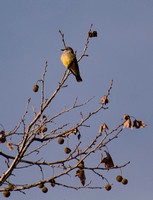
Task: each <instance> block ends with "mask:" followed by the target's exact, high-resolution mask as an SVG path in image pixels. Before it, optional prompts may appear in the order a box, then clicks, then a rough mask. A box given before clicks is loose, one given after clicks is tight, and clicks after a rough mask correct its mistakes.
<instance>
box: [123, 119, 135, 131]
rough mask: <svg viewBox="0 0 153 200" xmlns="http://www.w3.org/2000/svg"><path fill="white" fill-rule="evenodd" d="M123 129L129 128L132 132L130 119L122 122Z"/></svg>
mask: <svg viewBox="0 0 153 200" xmlns="http://www.w3.org/2000/svg"><path fill="white" fill-rule="evenodd" d="M125 127H126V128H131V130H133V127H132V124H131V119H130V117H129V118H128V119H127V120H126V121H125V122H124V126H123V128H125Z"/></svg>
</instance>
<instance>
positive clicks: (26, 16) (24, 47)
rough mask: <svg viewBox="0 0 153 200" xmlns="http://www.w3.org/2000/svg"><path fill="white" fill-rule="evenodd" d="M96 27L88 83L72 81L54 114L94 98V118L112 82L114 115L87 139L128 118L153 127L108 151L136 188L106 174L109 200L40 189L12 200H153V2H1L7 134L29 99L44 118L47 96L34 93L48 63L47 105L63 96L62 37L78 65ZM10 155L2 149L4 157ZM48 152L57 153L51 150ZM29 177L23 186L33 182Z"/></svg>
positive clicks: (103, 118) (0, 87) (102, 194)
mask: <svg viewBox="0 0 153 200" xmlns="http://www.w3.org/2000/svg"><path fill="white" fill-rule="evenodd" d="M91 23H93V24H94V26H93V30H97V32H98V37H97V38H94V39H92V40H90V43H89V47H88V50H87V54H88V55H89V57H85V58H84V59H83V60H81V61H80V63H79V66H80V71H81V76H82V78H83V82H82V83H77V82H76V81H75V78H74V77H73V76H71V77H69V80H68V81H67V84H68V85H69V87H68V88H66V89H64V90H62V93H61V94H59V95H58V96H57V97H56V101H55V102H54V104H53V107H51V108H50V110H49V112H50V113H48V114H51V113H52V112H55V113H56V109H57V110H58V109H59V108H58V105H60V108H61V109H62V108H64V106H67V107H68V106H69V105H72V104H73V102H74V99H75V97H76V96H78V97H79V101H80V102H83V101H84V100H86V99H88V98H90V97H92V96H95V100H93V103H91V104H90V106H89V107H88V110H85V113H88V112H91V111H92V110H93V109H94V108H95V107H96V106H97V102H98V103H99V100H100V98H101V97H102V96H103V95H105V94H106V92H107V89H108V87H109V84H110V81H111V79H113V80H114V85H113V89H112V91H111V96H110V99H109V100H110V104H109V110H107V111H105V112H102V113H101V114H99V115H98V116H97V117H98V118H96V119H95V120H92V121H91V124H92V127H91V129H88V131H87V133H86V131H84V130H83V129H82V132H83V135H84V136H83V138H82V139H85V138H87V137H86V136H87V135H86V134H89V135H90V137H91V138H92V134H94V132H95V134H96V131H97V130H98V128H99V125H100V124H101V123H103V122H105V123H107V124H108V126H109V127H110V128H114V127H115V126H116V125H117V124H119V123H121V122H122V120H121V118H122V117H123V115H124V114H125V113H127V114H129V115H132V116H135V117H136V118H137V119H138V120H143V121H144V122H145V123H146V124H147V125H148V126H147V127H146V128H144V129H140V130H133V131H130V130H125V132H124V134H122V135H121V137H120V138H119V139H118V140H116V141H114V142H113V143H112V144H110V145H109V146H108V147H109V150H110V153H111V155H112V157H113V159H114V163H115V164H124V163H125V162H127V161H129V160H130V161H131V164H130V165H129V166H127V167H126V168H124V170H123V174H124V175H125V177H126V178H128V180H129V183H128V185H127V186H123V185H121V184H118V183H116V182H115V181H114V180H113V179H114V177H115V175H114V174H116V175H117V174H118V172H115V173H113V175H112V176H113V177H111V175H109V173H105V176H106V177H107V176H108V177H109V179H110V180H112V182H113V183H114V187H113V189H112V190H111V191H110V192H107V191H105V190H95V191H94V190H90V191H89V190H86V189H85V190H80V191H74V190H69V189H65V188H61V187H55V188H54V189H52V188H51V189H49V192H48V193H47V194H42V192H41V191H39V190H38V189H37V188H36V189H33V190H30V191H27V195H26V196H25V195H22V194H21V193H19V192H15V193H13V194H12V195H11V197H10V200H13V199H21V198H22V199H23V200H24V199H34V198H35V199H37V200H39V199H45V200H49V199H54V200H78V199H84V200H85V199H88V200H93V199H108V200H110V199H117V200H122V199H124V200H129V199H139V200H144V199H147V200H151V199H152V198H153V189H152V183H153V170H152V169H153V159H152V152H153V130H152V126H153V120H152V119H153V106H152V104H153V90H152V85H153V1H152V0H145V1H144V0H127V1H123V0H116V1H114V0H107V1H106V0H77V1H72V0H58V1H50V0H43V1H42V0H26V1H17V0H13V1H11V0H6V1H1V2H0V72H1V73H0V94H1V98H0V99H1V100H0V123H1V124H3V125H4V127H5V129H6V131H10V130H12V129H13V128H14V127H15V126H16V124H17V123H18V122H19V120H20V118H21V116H22V114H23V112H24V110H25V106H26V101H27V98H29V97H31V98H32V100H31V105H34V106H35V107H37V111H38V108H39V107H38V106H39V102H40V101H39V100H40V95H39V94H33V92H32V87H33V85H34V84H35V82H36V80H38V79H40V78H41V75H42V71H43V68H44V65H45V60H47V61H48V70H47V75H46V98H47V97H49V95H51V93H52V92H53V91H54V89H55V88H56V86H57V83H58V82H59V80H60V78H61V77H62V74H63V72H64V70H65V68H64V66H63V65H62V63H61V61H60V56H61V51H60V49H61V48H63V44H62V41H61V36H60V34H59V33H58V29H61V30H62V32H63V33H64V34H65V40H66V44H67V45H69V46H71V47H72V48H73V49H74V50H77V57H79V56H80V55H81V53H82V51H83V48H84V44H85V42H86V36H87V35H86V33H87V31H88V29H89V27H90V24H91ZM31 105H30V109H31ZM59 110H60V109H59ZM77 112H78V111H77ZM73 117H75V115H74V114H73ZM70 118H71V117H70ZM70 118H68V119H69V120H70ZM30 119H31V118H29V119H27V121H28V120H29V121H30ZM3 148H4V147H3V146H0V149H1V150H4V149H3ZM55 148H58V147H55ZM49 151H51V152H52V148H51V147H50V149H49ZM31 173H33V172H32V171H31ZM22 176H23V179H26V177H27V175H24V174H23V175H22ZM28 176H30V174H29V175H28ZM70 180H71V179H70ZM77 181H78V180H77ZM101 184H102V185H103V183H101ZM0 198H1V197H0Z"/></svg>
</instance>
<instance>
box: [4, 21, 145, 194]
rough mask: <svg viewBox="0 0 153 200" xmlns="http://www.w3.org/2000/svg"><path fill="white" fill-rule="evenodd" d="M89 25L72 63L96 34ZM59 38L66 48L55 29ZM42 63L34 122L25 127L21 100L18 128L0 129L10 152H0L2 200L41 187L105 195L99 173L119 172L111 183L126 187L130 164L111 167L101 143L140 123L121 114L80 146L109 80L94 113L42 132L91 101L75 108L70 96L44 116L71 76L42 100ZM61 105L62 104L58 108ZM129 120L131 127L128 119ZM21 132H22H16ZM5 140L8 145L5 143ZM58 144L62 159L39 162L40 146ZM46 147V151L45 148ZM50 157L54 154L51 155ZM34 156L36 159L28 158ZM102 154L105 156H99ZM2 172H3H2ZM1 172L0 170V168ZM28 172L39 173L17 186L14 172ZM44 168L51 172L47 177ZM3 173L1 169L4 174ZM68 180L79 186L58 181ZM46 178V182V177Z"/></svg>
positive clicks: (104, 106) (106, 184)
mask: <svg viewBox="0 0 153 200" xmlns="http://www.w3.org/2000/svg"><path fill="white" fill-rule="evenodd" d="M91 29H92V25H91V26H90V28H89V31H88V34H87V39H86V44H85V47H84V50H83V53H82V55H81V56H80V58H79V59H78V62H79V61H80V60H81V59H83V58H84V57H85V56H88V55H87V54H86V51H87V48H88V44H89V39H90V38H92V37H97V32H96V31H92V30H91ZM59 33H60V35H61V37H62V41H63V45H64V47H65V48H66V43H65V40H64V34H62V32H61V31H60V30H59ZM75 54H76V51H75ZM47 66H48V63H47V61H46V64H45V67H44V71H43V74H42V79H41V80H38V81H37V82H36V84H35V86H34V87H33V91H34V92H38V91H39V90H40V89H39V86H38V82H39V83H40V85H41V103H40V109H39V112H38V113H36V110H35V108H34V107H33V113H34V118H33V120H32V121H31V122H30V123H29V124H28V125H26V123H25V121H26V117H27V116H28V114H29V113H28V109H29V104H30V99H28V100H27V106H26V109H25V113H24V114H23V116H22V118H21V120H20V122H19V123H18V125H17V126H16V127H15V128H14V129H13V130H11V131H10V132H5V129H4V127H3V126H2V125H1V127H2V130H1V132H0V143H1V144H0V145H7V147H8V148H9V150H10V153H6V152H2V151H1V150H0V156H1V158H2V161H1V166H4V168H3V169H4V171H3V173H2V174H1V177H0V186H1V189H0V192H3V194H4V196H5V197H8V196H9V195H10V193H11V192H13V191H20V192H23V193H25V191H26V189H31V188H33V187H40V188H42V191H43V192H44V193H45V192H47V191H48V188H47V187H46V185H47V183H50V184H51V186H52V187H54V186H55V185H57V186H63V187H66V188H71V189H76V190H78V189H82V188H88V189H101V188H105V189H106V190H110V189H111V187H112V184H111V183H109V180H107V178H106V177H104V176H103V175H102V172H103V171H104V170H107V171H108V170H114V169H119V170H120V175H119V176H117V181H119V182H122V183H123V184H127V179H123V178H122V170H121V169H122V168H123V167H125V166H127V165H128V164H129V163H130V162H129V161H128V162H126V163H123V164H122V165H120V166H118V165H114V162H113V159H112V157H111V155H110V153H109V150H108V147H107V144H108V143H111V142H112V141H114V140H115V139H118V137H119V135H120V133H121V132H123V130H124V128H131V129H133V127H134V128H140V127H142V128H143V127H145V124H144V122H143V121H138V120H136V119H135V118H134V117H130V116H129V115H127V114H124V115H123V120H122V121H121V122H120V124H118V125H117V126H116V127H114V128H113V129H112V130H109V128H108V127H107V125H106V124H105V123H103V124H102V125H101V126H100V127H99V131H98V130H95V132H97V134H96V135H95V136H94V138H92V140H91V141H90V140H89V141H88V144H87V145H82V141H81V131H80V127H82V128H87V127H88V128H90V126H89V125H87V123H86V122H87V121H88V120H89V119H92V118H93V117H94V116H95V115H96V114H97V113H99V112H102V111H103V110H105V109H108V107H107V105H108V104H109V100H108V99H109V97H110V92H111V89H112V85H113V80H112V81H111V83H110V87H109V88H108V91H107V93H106V95H104V96H103V97H102V98H101V100H99V102H100V104H97V108H96V109H95V110H93V111H92V112H90V113H88V114H87V115H86V116H83V112H80V119H79V120H78V121H77V123H76V124H75V125H72V124H70V123H69V121H70V120H68V119H67V123H61V124H60V125H59V124H58V126H57V127H56V128H54V129H50V128H48V127H49V125H50V124H53V123H54V120H58V118H59V117H61V116H64V114H65V113H68V112H69V113H71V111H72V110H75V109H78V108H82V110H83V108H84V106H85V105H86V104H88V103H89V102H91V101H93V99H94V98H90V99H88V100H86V101H85V102H82V103H81V104H78V101H77V100H78V98H77V97H76V99H75V101H74V103H73V105H72V106H70V107H69V108H64V109H63V110H61V111H60V112H59V113H57V114H55V115H54V116H46V115H45V114H44V111H46V110H47V109H49V106H50V107H51V106H52V101H53V99H54V98H55V96H57V94H58V93H59V92H60V91H62V89H63V88H65V87H67V85H65V82H66V80H67V79H68V77H69V76H70V74H71V71H69V70H68V69H66V70H65V72H64V74H63V76H62V78H61V80H60V82H59V83H58V86H57V88H56V90H55V91H54V92H53V94H52V95H51V96H50V97H48V98H47V99H45V94H44V86H45V85H44V83H45V75H46V72H47ZM63 106H64V105H63ZM131 118H133V119H134V120H133V122H132V120H131ZM21 128H22V130H23V131H21V132H19V130H20V129H21ZM74 136H75V137H76V138H77V139H76V141H77V142H76V144H75V146H74V148H73V149H72V148H70V146H69V144H70V142H71V137H74ZM6 140H7V141H9V142H6ZM55 141H56V142H58V143H59V144H58V145H62V144H63V143H64V142H67V147H65V148H63V152H65V154H66V155H67V156H66V158H62V159H59V160H58V159H57V160H55V161H52V160H50V159H51V157H47V161H46V159H44V158H42V157H40V155H41V151H43V149H44V147H45V148H47V147H48V145H49V144H51V143H52V142H55ZM49 148H51V146H49ZM53 152H54V150H53ZM95 153H97V155H98V156H99V161H98V162H97V163H93V166H92V167H89V166H88V165H86V160H87V159H88V160H90V159H91V158H92V155H94V154H95ZM32 155H36V156H32ZM104 155H105V156H104ZM6 167H7V169H6ZM1 168H2V167H1ZM31 168H32V170H34V169H36V168H39V170H40V175H39V176H38V175H37V176H36V177H35V175H34V177H33V179H34V181H33V182H31V183H28V182H24V183H22V184H21V182H23V180H22V178H21V180H22V181H21V182H18V181H19V177H18V178H17V176H18V173H17V172H18V171H21V172H23V171H24V174H25V173H27V175H28V170H30V169H31ZM48 168H49V169H50V171H52V175H51V174H49V175H48V173H47V170H48ZM5 169H6V170H5ZM86 172H89V173H92V174H93V175H95V176H96V177H97V178H98V177H99V178H100V179H102V180H103V185H102V186H99V185H94V184H93V183H92V182H91V181H89V182H87V181H86ZM66 176H71V178H73V177H75V176H76V177H78V178H79V179H80V182H81V183H80V185H76V184H75V183H73V181H72V182H71V183H68V184H67V183H66V184H65V182H63V181H62V180H63V179H62V177H66ZM46 177H47V178H46Z"/></svg>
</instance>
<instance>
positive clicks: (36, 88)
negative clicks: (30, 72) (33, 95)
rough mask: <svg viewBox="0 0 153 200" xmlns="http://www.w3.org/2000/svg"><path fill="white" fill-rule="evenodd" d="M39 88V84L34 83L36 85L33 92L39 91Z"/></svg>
mask: <svg viewBox="0 0 153 200" xmlns="http://www.w3.org/2000/svg"><path fill="white" fill-rule="evenodd" d="M38 89H39V85H37V84H36V85H34V87H33V92H38Z"/></svg>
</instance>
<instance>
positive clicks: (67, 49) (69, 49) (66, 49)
mask: <svg viewBox="0 0 153 200" xmlns="http://www.w3.org/2000/svg"><path fill="white" fill-rule="evenodd" d="M61 51H71V53H73V54H74V51H73V49H72V48H71V47H66V48H65V49H61Z"/></svg>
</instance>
